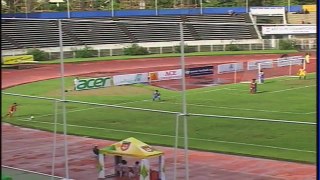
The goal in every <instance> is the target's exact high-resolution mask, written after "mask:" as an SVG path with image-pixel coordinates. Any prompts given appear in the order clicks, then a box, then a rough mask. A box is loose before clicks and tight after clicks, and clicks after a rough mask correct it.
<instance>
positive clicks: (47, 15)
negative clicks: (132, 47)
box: [1, 6, 302, 19]
mask: <svg viewBox="0 0 320 180" xmlns="http://www.w3.org/2000/svg"><path fill="white" fill-rule="evenodd" d="M229 10H233V12H235V13H238V14H242V13H246V8H245V7H219V8H203V14H227V13H228V11H229ZM301 10H302V6H291V7H290V11H291V12H298V11H301ZM156 13H157V12H156V11H155V10H121V11H115V12H114V15H115V16H116V17H128V16H156ZM199 14H200V9H199V8H190V9H160V10H158V15H161V16H165V15H199ZM111 16H112V13H111V11H83V12H71V18H103V17H111ZM1 17H2V18H26V14H25V13H17V14H1ZM27 17H28V18H41V19H63V18H68V14H67V12H44V13H29V14H28V15H27Z"/></svg>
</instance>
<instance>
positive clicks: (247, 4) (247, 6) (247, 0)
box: [246, 0, 249, 13]
mask: <svg viewBox="0 0 320 180" xmlns="http://www.w3.org/2000/svg"><path fill="white" fill-rule="evenodd" d="M248 12H249V0H246V13H248Z"/></svg>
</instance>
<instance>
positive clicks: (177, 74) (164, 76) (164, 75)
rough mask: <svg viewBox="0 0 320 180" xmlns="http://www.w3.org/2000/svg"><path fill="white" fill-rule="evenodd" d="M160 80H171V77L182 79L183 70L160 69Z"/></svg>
mask: <svg viewBox="0 0 320 180" xmlns="http://www.w3.org/2000/svg"><path fill="white" fill-rule="evenodd" d="M157 73H158V80H160V81H162V80H170V79H181V78H182V70H181V69H175V70H167V71H158V72H157Z"/></svg>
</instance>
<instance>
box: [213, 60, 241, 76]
mask: <svg viewBox="0 0 320 180" xmlns="http://www.w3.org/2000/svg"><path fill="white" fill-rule="evenodd" d="M239 71H243V63H242V62H240V63H231V64H220V65H218V74H223V73H232V72H239Z"/></svg>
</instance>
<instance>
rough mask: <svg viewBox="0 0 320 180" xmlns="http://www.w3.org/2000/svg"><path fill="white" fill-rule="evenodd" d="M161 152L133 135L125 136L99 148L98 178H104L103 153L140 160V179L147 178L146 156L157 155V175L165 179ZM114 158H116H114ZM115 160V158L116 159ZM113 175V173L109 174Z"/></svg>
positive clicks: (147, 165)
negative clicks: (123, 138) (125, 137)
mask: <svg viewBox="0 0 320 180" xmlns="http://www.w3.org/2000/svg"><path fill="white" fill-rule="evenodd" d="M163 154H164V153H163V152H161V151H158V150H156V149H155V148H153V147H152V146H149V145H148V144H146V143H144V142H141V141H139V140H138V139H135V138H133V137H130V138H127V139H125V140H122V141H120V142H117V143H114V144H112V145H110V146H107V147H105V148H102V149H100V150H99V159H98V163H99V164H98V167H99V176H98V177H99V178H105V177H106V176H105V167H104V155H113V156H115V157H117V156H118V157H119V156H120V157H121V156H127V157H133V158H139V159H142V160H141V168H142V169H141V172H145V173H140V179H149V176H150V173H149V171H150V167H149V161H148V160H147V159H146V158H151V157H159V163H160V164H159V165H160V166H159V171H158V172H159V173H158V176H159V178H160V179H162V180H165V174H164V156H163ZM115 160H116V159H115ZM116 161H117V160H116ZM111 176H113V175H111Z"/></svg>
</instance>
